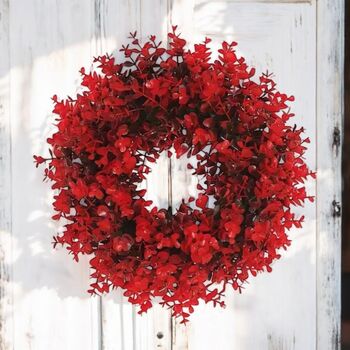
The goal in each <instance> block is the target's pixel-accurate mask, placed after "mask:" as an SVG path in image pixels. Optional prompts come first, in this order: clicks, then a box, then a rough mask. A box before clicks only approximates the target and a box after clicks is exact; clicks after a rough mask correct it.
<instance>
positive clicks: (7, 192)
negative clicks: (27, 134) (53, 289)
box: [0, 0, 13, 350]
mask: <svg viewBox="0 0 350 350" xmlns="http://www.w3.org/2000/svg"><path fill="white" fill-rule="evenodd" d="M9 45H10V43H9V1H8V0H1V1H0V52H1V60H0V349H1V350H10V349H13V342H12V339H11V332H12V330H11V327H12V310H13V309H12V308H13V305H12V304H13V299H12V290H11V279H12V271H11V266H10V264H11V260H12V254H11V251H12V249H11V248H12V246H11V243H12V242H11V237H12V220H11V218H12V213H11V134H10V50H9Z"/></svg>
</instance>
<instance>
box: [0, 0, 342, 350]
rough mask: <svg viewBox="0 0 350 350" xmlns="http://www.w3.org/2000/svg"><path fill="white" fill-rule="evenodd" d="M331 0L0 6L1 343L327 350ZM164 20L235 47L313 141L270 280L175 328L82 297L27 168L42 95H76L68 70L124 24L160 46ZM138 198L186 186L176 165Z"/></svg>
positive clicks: (82, 276)
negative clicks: (265, 75) (267, 76)
mask: <svg viewBox="0 0 350 350" xmlns="http://www.w3.org/2000/svg"><path fill="white" fill-rule="evenodd" d="M342 7H343V0H319V1H316V0H309V1H308V0H294V1H292V0H60V1H54V0H45V1H42V0H41V1H40V0H0V55H1V59H0V230H1V235H0V243H1V246H0V278H1V281H0V282H1V285H0V288H1V290H0V321H1V322H0V336H1V337H0V349H1V350H47V349H51V350H55V349H57V350H65V349H72V350H73V349H74V350H80V349H81V350H89V349H91V350H95V349H98V350H102V349H103V350H131V349H133V350H141V349H142V350H154V349H163V350H170V349H173V350H185V349H188V350H203V349H204V350H206V349H208V350H209V349H220V350H256V349H259V350H260V349H261V350H265V349H269V350H291V349H295V350H315V349H318V350H326V349H338V348H339V294H340V292H339V274H340V267H339V260H340V258H339V255H340V245H339V242H340V238H339V222H340V210H341V209H340V151H339V149H340V148H339V145H340V141H341V116H342V109H341V105H342V103H341V98H342V87H341V82H342V76H341V74H342V25H343V18H342V15H343V8H342ZM172 24H177V25H178V27H179V30H180V31H181V32H182V33H183V35H184V36H185V37H186V38H188V39H189V41H190V43H189V45H191V44H192V43H195V42H197V41H201V40H203V38H204V37H205V36H209V37H211V38H212V39H213V42H212V47H213V49H215V48H216V47H217V46H218V45H219V44H220V42H221V41H222V40H234V41H237V42H238V44H239V46H238V51H239V53H240V54H241V55H243V56H244V57H245V58H246V59H247V61H248V62H249V63H250V64H251V65H253V66H255V67H256V68H257V72H262V71H266V70H268V71H270V72H273V73H274V74H275V80H276V82H277V83H278V87H279V89H280V90H282V91H284V92H286V93H287V94H293V95H294V96H295V98H296V101H295V103H294V105H293V110H294V112H295V114H296V123H298V124H302V125H304V126H305V127H306V132H307V135H308V136H309V137H310V139H311V141H312V143H311V146H310V148H309V150H308V152H307V155H306V157H307V162H308V164H309V166H310V167H311V168H313V169H316V170H317V172H318V179H317V183H315V182H310V183H309V184H308V185H307V186H308V190H309V192H310V193H311V194H315V195H316V196H317V197H316V198H317V201H316V205H315V204H307V205H306V206H305V208H302V209H298V211H299V213H301V212H302V213H303V214H304V215H305V217H306V222H305V224H304V228H303V229H302V230H298V231H297V232H294V231H293V232H291V235H290V236H291V238H292V240H293V243H292V246H291V247H290V249H289V250H288V251H287V252H285V253H283V258H282V259H281V260H279V261H278V262H276V263H275V264H274V265H273V272H272V273H271V274H267V273H265V274H261V275H259V276H258V277H256V278H255V279H252V280H250V283H249V284H247V286H246V288H245V290H244V292H243V294H241V295H239V294H233V293H231V292H228V293H227V299H226V301H227V307H226V308H225V309H213V308H212V307H211V306H209V305H200V306H199V307H198V309H197V310H196V312H195V313H194V314H193V316H192V317H191V322H190V323H189V324H188V325H187V326H186V327H185V326H182V325H179V324H178V322H177V321H176V320H172V319H171V317H170V314H169V312H168V311H167V310H164V309H161V308H160V307H158V306H155V307H154V308H153V309H151V310H150V311H149V312H148V314H147V315H144V316H142V317H141V316H139V315H137V312H136V310H135V309H134V307H132V306H131V305H129V304H128V303H127V302H126V301H125V300H124V298H123V297H122V294H121V293H120V292H114V293H111V294H110V295H108V296H103V297H102V298H98V297H95V298H90V297H89V295H88V294H87V293H86V290H87V289H88V287H89V278H88V276H89V267H88V262H87V259H86V260H84V259H83V261H81V262H80V263H79V264H76V263H74V262H73V261H72V260H71V259H70V257H68V255H67V253H66V252H65V250H64V249H57V250H53V249H52V246H51V241H52V236H53V234H55V232H56V230H57V229H59V227H57V226H55V225H54V224H53V223H52V222H51V221H50V216H51V207H50V199H51V198H52V195H53V193H52V192H51V191H50V189H49V186H48V184H45V183H42V181H41V180H42V174H41V173H40V171H36V170H35V169H34V167H33V163H32V155H33V154H45V152H47V149H46V146H45V140H46V137H47V136H48V135H49V134H50V132H51V131H52V129H53V126H52V122H53V119H52V115H51V109H52V105H51V101H50V97H51V96H52V95H53V94H58V95H59V96H61V97H64V96H66V95H73V94H74V93H76V92H77V86H78V83H79V73H78V70H79V69H80V68H81V67H82V66H85V67H87V68H89V66H90V63H91V59H92V56H94V55H98V54H100V53H105V52H114V54H115V55H116V56H117V57H119V52H118V48H119V47H120V45H121V44H122V43H124V42H125V39H126V37H127V35H128V33H129V32H130V31H134V30H137V31H138V32H139V34H140V36H141V38H143V39H144V38H146V37H147V36H148V35H150V34H157V35H158V36H159V37H160V38H163V39H164V40H166V33H167V31H168V29H169V28H170V26H171V25H172ZM153 168H154V169H153V173H152V174H150V176H149V177H148V179H147V184H146V186H147V189H148V191H149V197H150V198H151V199H153V200H154V201H155V202H156V203H157V204H158V205H160V206H164V207H167V206H168V205H169V204H172V206H173V207H176V206H177V205H178V204H179V202H180V201H181V198H182V197H186V196H187V195H188V193H193V192H194V191H195V189H194V187H195V183H196V179H194V178H193V177H191V176H190V175H189V174H188V173H187V172H186V166H185V163H184V162H183V161H179V160H174V159H167V158H166V157H165V156H164V157H162V158H161V159H160V160H159V161H158V163H157V165H155V166H154V167H153Z"/></svg>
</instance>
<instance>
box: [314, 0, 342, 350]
mask: <svg viewBox="0 0 350 350" xmlns="http://www.w3.org/2000/svg"><path fill="white" fill-rule="evenodd" d="M343 59H344V0H325V1H318V2H317V125H318V128H317V173H318V179H317V197H316V198H317V350H326V349H327V350H328V349H340V308H341V299H340V278H341V275H340V272H341V143H342V135H343V72H344V69H343Z"/></svg>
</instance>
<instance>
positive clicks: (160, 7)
mask: <svg viewBox="0 0 350 350" xmlns="http://www.w3.org/2000/svg"><path fill="white" fill-rule="evenodd" d="M151 3H152V6H150V4H149V3H148V4H147V5H146V4H145V3H144V1H142V0H139V1H114V0H95V5H94V13H95V15H94V21H95V30H94V32H95V35H94V38H95V39H94V40H93V44H94V49H95V53H94V54H97V55H99V54H104V53H106V52H108V53H113V54H114V56H115V57H116V58H117V59H122V58H123V57H122V54H121V53H120V52H119V51H118V50H119V49H120V48H121V45H122V44H124V43H127V42H128V39H127V38H128V36H129V33H130V32H134V31H135V30H136V31H137V32H138V36H139V38H141V41H145V40H147V37H148V36H149V35H152V34H155V35H157V37H158V39H159V40H162V41H163V42H164V41H166V31H167V26H168V21H167V13H168V3H167V1H163V0H152V2H151ZM149 165H151V164H149ZM168 166H169V161H168V159H167V157H166V156H165V155H162V156H161V158H160V159H159V160H158V162H157V164H156V165H152V169H153V170H152V173H151V174H150V175H149V176H148V178H147V181H146V182H145V183H144V184H142V186H144V187H145V188H147V191H148V196H149V198H150V199H152V200H153V201H154V205H156V206H158V207H165V208H167V207H168V205H169V198H168V180H169V174H168ZM122 293H123V291H121V290H118V291H113V292H112V293H110V294H109V295H105V296H103V297H102V300H101V315H102V339H101V342H102V349H104V350H119V349H123V350H129V349H130V350H131V349H133V350H153V349H159V350H168V349H170V346H171V345H170V344H171V322H170V320H171V318H170V313H169V311H167V310H165V309H163V308H161V307H159V305H157V304H155V305H154V307H153V308H152V309H151V310H149V311H148V313H147V314H144V315H142V316H141V315H139V314H138V313H137V308H136V307H133V306H132V305H130V304H129V303H128V302H127V299H126V298H124V297H123V295H122Z"/></svg>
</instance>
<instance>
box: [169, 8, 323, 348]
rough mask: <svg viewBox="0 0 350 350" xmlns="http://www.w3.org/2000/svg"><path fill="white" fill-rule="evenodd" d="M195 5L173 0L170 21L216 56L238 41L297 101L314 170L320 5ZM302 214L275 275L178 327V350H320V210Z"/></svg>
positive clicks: (189, 186) (185, 181) (186, 181)
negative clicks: (301, 223) (224, 46)
mask: <svg viewBox="0 0 350 350" xmlns="http://www.w3.org/2000/svg"><path fill="white" fill-rule="evenodd" d="M189 6H190V4H189V3H188V2H181V1H175V3H174V6H173V13H172V19H173V22H174V23H178V22H177V21H178V20H180V21H181V22H180V23H181V25H180V28H181V29H182V27H184V28H185V30H184V31H185V33H188V34H187V37H189V38H190V40H191V42H190V44H192V43H193V42H198V41H201V40H203V38H204V37H205V36H209V37H211V38H212V39H213V42H212V48H213V51H214V52H215V51H216V49H217V48H218V46H219V45H220V43H221V42H222V41H223V40H226V41H232V40H234V41H238V54H239V55H243V56H244V57H245V58H246V59H247V62H248V64H250V65H253V66H255V67H256V68H257V74H259V73H260V72H262V71H266V69H268V71H269V72H273V73H274V78H275V81H276V82H277V84H278V89H279V90H280V91H283V92H286V93H287V94H293V95H295V98H296V101H295V103H293V106H292V109H293V112H294V113H295V114H296V118H295V119H294V120H293V121H292V122H293V123H294V122H295V123H296V124H297V125H303V126H305V128H306V133H307V136H309V137H310V138H311V140H312V144H311V145H310V147H309V150H308V152H307V154H306V158H307V159H306V160H307V163H308V165H309V166H310V167H311V168H312V169H315V167H316V110H315V104H316V92H315V90H316V89H315V82H316V40H315V38H316V6H315V2H313V3H312V4H311V3H298V4H294V3H288V4H278V3H274V4H272V3H261V2H260V3H251V2H241V3H237V2H235V1H234V2H232V1H203V2H201V3H198V2H194V3H192V6H193V8H192V9H191V8H189ZM181 31H183V30H181ZM310 101H311V102H310ZM184 169H185V166H184V165H183V166H181V164H179V165H178V167H177V169H176V170H175V169H174V172H173V184H174V186H176V187H173V192H178V191H179V190H180V191H181V192H182V191H183V189H184V188H185V189H186V192H187V193H189V192H190V191H191V190H192V191H194V185H195V183H190V181H192V182H193V179H191V177H188V176H187V178H186V176H183V175H180V173H181V172H183V171H184ZM181 176H182V178H181ZM175 177H177V179H178V180H175ZM175 184H176V185H175ZM307 188H308V191H309V193H311V194H315V191H316V189H315V182H312V181H310V183H308V184H307ZM183 195H186V193H183ZM297 214H298V215H305V217H306V219H307V220H306V222H305V225H304V228H303V229H302V230H297V231H294V230H293V231H292V232H290V234H289V236H290V238H291V239H292V240H293V243H292V246H291V247H290V248H289V249H288V251H287V252H281V253H282V255H283V258H282V259H281V260H280V261H276V262H275V264H274V266H273V268H274V271H273V272H272V273H271V274H268V273H264V274H260V275H259V276H257V277H256V278H252V279H250V281H249V284H247V285H246V288H245V290H244V291H243V293H242V294H241V295H240V294H237V293H236V294H234V293H233V292H232V291H227V297H226V304H227V307H226V309H220V308H216V309H214V308H213V307H212V306H211V305H200V306H199V307H198V308H197V310H196V311H195V313H194V314H193V315H192V316H191V318H190V322H189V324H188V325H187V327H186V328H185V327H183V326H179V325H176V327H175V335H174V345H173V349H176V350H183V349H187V348H188V349H191V350H197V349H198V350H199V349H203V348H220V349H222V350H226V349H227V350H229V349H233V348H234V349H240V350H251V349H262V350H263V349H281V350H284V349H298V350H304V349H310V350H312V349H315V348H316V339H315V334H316V319H315V315H316V298H315V297H316V258H315V256H316V209H315V206H314V205H312V204H307V205H305V207H304V208H298V209H297ZM301 286H302V287H301ZM300 320H303V321H302V322H300ZM214 334H215V336H213V335H214Z"/></svg>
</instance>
